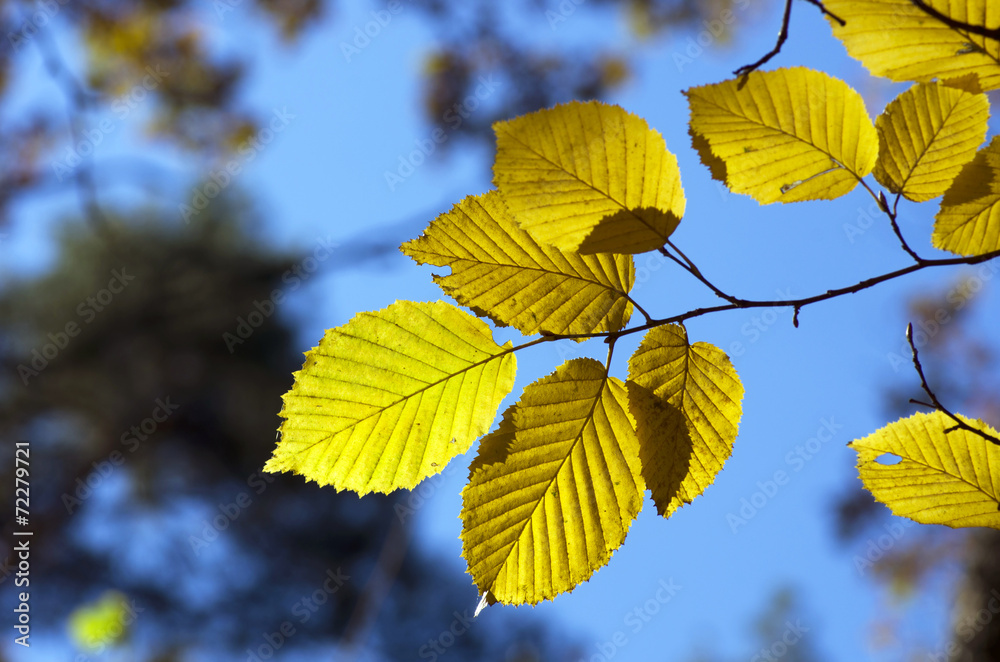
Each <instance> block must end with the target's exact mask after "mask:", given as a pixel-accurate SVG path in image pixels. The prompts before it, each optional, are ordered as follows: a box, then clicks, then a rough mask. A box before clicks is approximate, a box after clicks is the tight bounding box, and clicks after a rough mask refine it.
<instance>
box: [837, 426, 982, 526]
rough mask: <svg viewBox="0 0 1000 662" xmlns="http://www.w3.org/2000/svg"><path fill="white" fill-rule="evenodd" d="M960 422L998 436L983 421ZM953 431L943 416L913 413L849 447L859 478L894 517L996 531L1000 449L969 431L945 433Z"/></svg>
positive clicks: (924, 522)
mask: <svg viewBox="0 0 1000 662" xmlns="http://www.w3.org/2000/svg"><path fill="white" fill-rule="evenodd" d="M962 420H964V421H965V422H966V423H968V424H969V425H972V426H973V427H976V428H978V429H980V430H982V431H984V432H986V433H987V434H990V435H992V436H997V432H996V430H993V429H992V428H990V427H989V426H988V425H986V424H985V423H983V422H981V421H973V420H971V419H967V418H964V417H963V419H962ZM954 426H955V421H953V420H952V419H951V418H950V417H948V416H947V415H946V414H944V413H942V412H937V411H936V412H932V413H930V414H924V413H917V414H914V415H912V416H910V417H909V418H903V419H900V420H898V421H896V422H895V423H890V424H889V425H887V426H885V427H884V428H882V429H881V430H879V431H878V432H876V433H874V434H872V435H869V436H867V437H865V438H864V439H857V440H855V441H852V442H851V443H850V447H851V448H853V449H854V450H855V451H857V453H858V473H859V475H860V478H861V480H862V482H864V485H865V488H866V489H867V490H868V491H869V492H871V493H872V495H874V497H875V498H876V499H877V500H878V501H880V502H882V503H884V504H885V505H886V506H888V507H889V508H890V509H891V510H892V512H893V514H895V515H899V516H901V517H909V518H910V519H912V520H914V521H916V522H920V523H921V524H944V525H946V526H951V527H963V526H990V527H993V528H995V529H1000V509H998V508H1000V446H997V445H996V444H992V443H990V442H989V441H987V440H985V439H983V438H982V437H980V436H978V435H976V434H973V433H972V432H968V431H967V430H953V431H952V432H945V430H947V429H949V428H952V427H954ZM880 460H882V461H880ZM887 460H890V461H895V464H892V463H890V462H889V461H887Z"/></svg>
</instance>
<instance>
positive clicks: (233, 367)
mask: <svg viewBox="0 0 1000 662" xmlns="http://www.w3.org/2000/svg"><path fill="white" fill-rule="evenodd" d="M408 4H409V5H410V6H412V7H414V8H416V9H417V10H418V11H419V12H420V15H421V16H423V17H424V18H425V19H426V23H427V25H428V26H429V27H430V29H431V30H432V32H433V34H434V35H435V36H436V43H437V47H436V48H435V50H433V51H432V52H428V53H427V54H426V58H425V66H424V73H425V78H424V80H423V91H422V106H423V108H424V115H425V117H426V121H427V122H428V123H429V124H431V125H434V124H442V123H444V122H447V121H448V115H447V114H448V113H449V112H453V113H454V112H459V113H460V112H462V108H461V105H462V104H463V103H464V100H465V99H466V98H467V97H468V96H469V95H471V94H473V93H474V90H475V88H476V86H477V85H479V84H480V80H481V78H482V77H490V76H493V77H497V78H499V79H501V80H504V81H511V82H513V83H515V84H510V85H505V86H503V87H502V89H501V92H500V94H498V95H497V97H496V98H495V99H494V102H493V103H491V107H490V109H488V110H489V112H485V113H482V112H481V113H477V114H476V116H475V118H474V120H470V121H466V122H463V123H461V126H460V128H459V132H460V134H461V135H463V136H465V137H467V138H469V139H472V140H481V141H486V140H489V141H490V142H492V133H491V130H490V125H491V123H492V122H493V121H494V120H496V119H499V118H507V117H511V116H513V115H517V114H521V113H524V112H528V111H532V110H536V109H538V108H540V107H544V106H550V105H552V104H554V103H557V102H560V101H565V100H568V99H571V98H595V97H598V98H599V97H604V96H606V95H607V94H608V93H610V92H611V91H613V90H614V89H615V88H616V86H618V85H619V84H621V83H622V82H623V81H624V80H626V79H627V78H628V76H629V71H630V66H631V65H630V59H631V57H632V56H633V55H634V53H604V52H594V51H593V49H590V48H587V47H585V46H584V45H578V46H576V47H567V46H566V45H565V44H563V43H559V42H553V44H552V45H551V46H547V47H545V48H543V49H540V47H539V46H538V44H528V43H523V41H522V40H521V39H519V38H518V36H517V35H518V30H517V24H518V20H519V16H521V15H522V13H523V12H526V11H532V12H542V11H546V16H547V18H548V20H549V23H550V25H551V27H552V28H553V31H557V30H558V28H559V26H560V24H561V22H562V21H564V20H565V19H566V18H567V17H568V16H569V15H570V14H572V13H574V12H580V13H581V14H583V13H593V14H595V15H597V16H602V15H604V14H607V13H609V12H618V11H623V12H625V13H626V14H627V16H628V17H629V21H630V25H631V26H632V28H633V31H634V32H635V34H636V36H637V37H638V38H646V37H649V36H651V35H653V34H656V33H660V32H662V31H665V30H668V29H673V28H679V29H686V28H689V27H691V26H695V25H697V24H698V21H700V20H702V19H703V18H704V17H707V16H710V15H713V14H716V13H717V12H719V11H720V10H721V9H723V8H724V7H727V6H729V4H730V0H713V1H710V2H704V1H697V0H631V1H628V2H613V1H611V0H590V1H589V2H586V3H583V2H576V1H573V2H570V1H566V2H562V3H561V4H558V5H555V9H554V10H545V9H544V5H543V3H541V2H539V1H537V0H524V1H522V2H518V3H504V4H503V5H499V4H497V3H493V2H483V1H479V0H477V1H475V2H455V1H443V0H412V2H410V3H408ZM515 5H517V6H515ZM381 8H382V7H381V5H378V3H374V4H373V10H377V9H381ZM0 9H2V13H0V21H2V27H3V33H4V34H5V35H7V39H6V40H4V42H3V46H2V51H0V100H2V101H4V102H6V103H4V104H2V105H0V108H3V111H2V116H3V120H4V121H3V122H0V155H2V159H0V162H2V163H3V165H2V166H0V232H2V231H3V230H4V226H5V225H6V224H7V223H8V222H9V220H10V212H11V208H12V206H14V205H17V204H19V202H20V201H21V200H22V199H24V198H30V197H31V196H35V197H40V198H45V197H46V196H50V195H51V194H53V193H55V192H59V191H62V190H64V189H68V188H72V189H73V190H75V191H76V193H77V194H78V195H79V199H80V210H81V213H80V215H79V216H78V217H77V216H72V217H67V218H65V219H63V221H61V222H60V223H58V224H57V225H56V227H58V228H59V232H60V233H61V235H60V237H59V238H58V239H57V241H56V243H57V253H58V255H57V264H56V266H55V267H54V268H53V269H52V270H51V271H50V272H48V273H44V274H41V275H38V276H31V277H15V278H12V279H10V280H9V281H8V282H5V283H3V284H2V285H0V364H2V371H0V395H2V397H0V430H2V432H0V434H2V435H3V437H4V438H5V439H30V440H32V446H31V449H32V465H31V466H32V487H33V488H34V489H33V490H32V497H33V499H32V507H31V513H32V527H33V529H34V531H35V537H34V538H33V543H34V546H35V552H34V553H33V556H32V580H33V583H32V589H33V590H32V600H33V608H34V613H35V621H34V623H35V627H36V628H38V629H36V630H35V631H34V634H35V635H36V638H35V642H37V643H35V646H36V647H38V648H36V650H39V649H40V650H42V651H46V650H47V651H49V652H48V654H49V655H51V656H53V657H52V659H56V658H57V657H61V656H62V655H64V654H65V652H66V650H67V648H66V641H67V640H66V638H65V632H66V627H67V623H68V622H69V623H74V624H76V625H74V628H75V629H74V630H73V633H75V634H74V637H75V639H76V643H77V644H79V645H81V646H82V648H81V652H80V656H79V657H78V658H75V659H91V656H94V658H95V659H96V658H97V657H99V653H100V652H101V651H102V650H103V649H104V648H105V647H110V648H112V649H113V650H114V651H116V652H117V653H118V654H120V655H122V656H124V657H123V659H129V660H157V661H162V662H167V661H169V660H175V659H177V660H179V659H191V656H192V655H200V656H204V657H205V659H219V660H222V659H241V660H254V659H262V660H263V659H268V658H270V657H272V656H273V655H280V656H281V658H282V659H284V658H285V657H286V656H287V655H288V654H289V653H291V652H295V651H299V652H303V653H309V654H313V655H315V654H319V655H322V656H325V657H327V658H328V657H329V651H331V650H333V649H334V648H336V649H337V650H339V651H340V652H341V653H342V654H344V655H345V656H350V655H352V654H353V653H354V652H359V651H364V652H365V653H366V654H369V655H374V656H376V657H381V658H385V659H414V658H416V657H420V658H422V659H437V657H439V656H441V655H443V654H444V653H445V651H447V654H448V655H449V659H475V660H498V661H499V660H505V661H510V662H514V661H519V660H525V661H526V660H542V659H544V660H562V659H567V660H568V659H577V658H578V657H580V656H581V655H582V654H583V653H582V652H581V651H580V649H579V648H577V647H576V646H575V645H573V644H571V643H568V642H567V640H566V639H565V638H564V637H562V636H559V635H557V634H552V633H548V632H545V631H544V630H542V629H541V628H540V626H538V625H537V623H534V622H533V621H532V620H531V619H530V614H523V613H522V614H519V615H514V614H510V613H505V612H499V611H498V612H493V613H489V614H487V615H484V616H482V617H480V618H479V619H478V620H476V621H475V622H474V623H470V622H469V615H470V614H471V612H472V610H473V609H472V608H473V604H471V602H470V601H474V600H475V590H474V588H473V587H472V585H471V583H470V582H469V580H468V578H467V577H465V576H464V575H460V574H457V573H454V572H449V571H448V570H447V569H446V568H447V566H444V565H442V564H438V563H435V561H434V559H431V558H428V557H427V556H426V555H425V554H424V553H423V552H421V551H420V550H418V549H415V548H412V547H409V545H408V541H409V537H410V532H409V524H410V521H411V520H410V519H409V514H410V511H408V510H400V509H398V508H395V506H396V505H397V501H396V499H397V498H400V497H373V498H366V499H363V500H359V499H358V498H357V497H355V496H352V495H347V494H337V493H335V492H334V491H332V490H317V489H312V488H310V486H308V485H305V484H304V483H303V482H302V481H301V480H300V479H299V478H297V477H294V476H286V475H279V476H275V475H269V474H261V473H260V467H261V466H262V465H263V463H264V460H265V459H266V458H267V457H268V455H269V454H270V452H271V449H272V448H273V444H274V431H275V429H276V427H277V423H278V418H277V412H278V410H279V408H280V395H281V394H282V393H283V392H285V391H286V390H287V389H288V388H289V386H290V385H291V380H292V376H291V375H292V371H293V370H295V369H297V368H298V367H299V365H300V364H301V354H300V351H299V348H296V347H295V346H294V342H293V329H292V328H291V326H290V322H289V320H288V319H287V318H286V315H285V314H284V312H283V310H282V308H281V305H280V303H281V301H282V300H283V298H284V297H285V296H290V295H292V294H293V293H294V292H295V291H296V290H297V289H299V287H301V286H302V285H303V283H304V281H305V280H307V278H308V275H309V274H311V273H312V272H313V270H314V269H315V264H317V263H318V262H322V261H324V260H325V259H327V258H328V257H329V256H330V255H331V253H332V252H333V251H335V250H337V249H336V247H335V246H333V245H331V244H330V242H329V241H328V240H325V239H322V238H320V239H318V240H317V242H316V245H315V246H314V247H313V249H311V250H310V252H308V253H306V254H303V255H297V254H281V253H276V252H274V251H273V250H272V249H270V248H267V247H265V246H264V245H262V244H261V242H260V241H259V240H257V239H255V236H256V230H257V228H258V227H259V219H258V218H257V217H256V215H255V212H254V205H255V203H256V201H255V200H250V199H242V198H240V197H239V195H240V194H233V193H231V192H230V194H229V195H227V196H221V197H220V198H218V199H216V200H215V201H214V202H213V203H212V205H211V206H210V207H208V208H207V209H204V210H199V216H198V222H197V223H192V224H190V225H186V226H185V225H182V224H181V223H179V219H178V218H177V216H176V214H170V213H168V212H167V211H166V210H165V207H166V206H168V205H164V204H163V201H162V200H158V199H156V197H155V195H153V192H152V188H155V186H153V187H152V188H151V187H150V182H152V183H154V184H155V183H156V182H157V181H158V180H161V179H163V178H164V177H165V176H169V177H172V178H175V179H176V178H181V179H183V178H195V179H196V178H197V177H199V176H202V175H201V173H204V172H209V171H211V170H212V169H213V168H214V167H217V164H219V163H222V162H224V161H225V160H226V159H228V158H230V157H231V155H232V154H234V153H236V152H238V151H239V150H240V149H245V148H246V146H247V145H248V144H252V141H253V140H254V138H255V136H257V135H258V132H259V131H260V130H261V128H262V127H263V126H265V123H266V122H267V120H268V118H267V117H266V116H263V115H262V114H261V113H260V111H259V110H258V109H256V108H254V107H252V106H251V105H250V104H248V103H246V102H245V101H244V100H243V98H242V96H241V90H242V89H243V88H245V86H246V84H247V82H248V81H249V80H252V77H253V72H254V64H255V63H254V61H253V59H252V57H250V56H249V55H248V54H247V53H245V52H238V51H235V50H231V49H227V47H226V45H225V41H226V40H225V39H223V38H222V36H223V35H224V34H225V33H226V31H235V30H238V24H239V23H240V21H247V20H253V21H256V22H257V23H260V24H261V25H266V26H271V27H272V28H273V31H274V32H276V33H277V34H279V35H280V36H281V37H282V39H283V40H284V41H285V42H286V44H287V45H288V46H289V47H291V48H293V47H294V46H295V44H296V43H297V41H298V40H299V39H300V38H301V37H302V35H303V34H305V33H307V32H308V31H309V30H310V27H311V26H312V25H314V24H316V22H317V21H319V20H320V19H321V18H323V17H324V16H326V15H333V14H335V13H336V12H337V9H338V6H337V3H335V2H324V1H322V0H245V1H244V0H217V1H215V2H212V3H196V2H189V1H188V2H186V1H183V0H138V1H133V2H119V1H107V0H80V1H74V2H66V1H65V0H47V1H43V2H26V1H18V0H11V1H8V2H5V3H2V7H0ZM237 9H239V11H240V13H241V17H240V18H239V19H237V17H235V16H234V14H235V10H237ZM209 21H211V22H212V23H211V27H207V25H208V22H209ZM231 37H232V35H230V38H231ZM229 43H231V42H229ZM250 52H251V53H253V50H252V49H251V51H250ZM37 76H43V77H46V78H47V79H48V81H49V84H50V88H51V93H50V94H47V95H45V96H44V97H43V98H33V99H20V98H19V93H20V91H21V90H22V89H23V88H24V82H25V77H37ZM32 82H33V84H37V83H38V80H37V78H33V80H32ZM415 101H417V100H415ZM15 102H16V103H15ZM109 113H110V117H111V118H112V120H110V121H112V122H114V123H113V124H110V125H107V126H106V125H105V122H108V121H109V120H108V117H109ZM125 119H129V121H130V122H132V121H135V120H138V121H139V124H140V126H142V127H143V134H144V139H146V140H148V141H149V144H150V146H152V147H153V148H154V151H153V152H149V154H156V155H160V154H166V155H181V159H182V161H183V162H184V163H186V164H188V165H189V166H190V165H191V164H193V165H194V167H193V168H192V169H191V170H190V171H188V172H179V173H178V172H169V171H165V170H163V169H162V167H161V166H160V165H158V164H156V163H155V159H149V163H147V162H145V160H146V159H145V157H146V156H147V150H145V149H141V148H140V149H137V150H135V151H137V152H139V153H140V154H141V157H133V156H130V157H129V158H128V159H127V160H121V159H119V160H117V161H110V160H109V161H104V160H100V159H95V158H94V154H95V152H97V151H99V150H98V149H97V148H98V146H99V145H100V144H101V142H102V141H103V140H105V138H107V136H108V135H109V134H110V133H112V132H113V131H114V130H116V129H117V124H116V123H117V122H118V121H122V120H125ZM133 147H134V146H133ZM112 183H113V184H114V185H115V186H120V185H121V184H122V183H125V185H126V186H132V187H134V188H135V190H138V191H139V197H138V199H136V198H129V203H128V204H126V203H124V202H122V201H121V199H120V195H119V193H120V190H118V189H116V190H112ZM81 219H82V220H83V221H84V222H85V223H80V220H81ZM395 248H396V246H395V245H394V244H393V245H388V244H385V243H384V242H381V243H380V242H379V241H378V240H376V239H366V240H362V241H359V242H357V243H356V245H352V246H351V247H350V250H349V251H345V252H344V253H345V254H344V255H343V256H342V257H338V259H337V260H335V261H336V262H337V268H342V267H344V266H347V265H349V264H352V263H357V262H358V261H363V260H365V259H373V258H377V257H378V256H380V255H383V254H384V253H385V252H386V251H388V250H395ZM331 262H333V260H331ZM95 293H96V294H95ZM333 296H335V294H334V295H333ZM10 471H11V468H10V467H6V466H5V467H3V468H2V469H0V477H2V480H3V482H4V484H11V483H12V476H11V475H10ZM429 488H430V489H431V490H432V491H433V489H434V481H430V485H429ZM12 496H13V495H12V494H9V493H5V494H4V495H3V497H2V498H0V501H2V503H3V507H4V512H5V513H9V512H11V511H12V506H13V504H12V503H11V499H12ZM405 496H406V495H403V498H405ZM5 517H6V516H5ZM11 525H12V523H11V522H7V523H6V525H5V527H4V529H5V531H4V532H5V534H7V535H5V536H4V540H5V542H4V548H3V549H0V558H2V559H4V560H5V561H4V565H3V568H2V570H0V592H3V593H4V594H8V595H9V594H10V593H11V592H12V591H13V590H14V586H13V581H11V580H12V577H13V574H12V570H11V565H10V559H11V555H10V551H11V550H10V545H9V543H8V542H7V541H9V540H10V539H11V537H10V535H9V534H10V530H11ZM109 589H112V590H114V591H116V592H117V593H107V591H108V590H109ZM102 596H103V597H102ZM108 596H111V597H110V598H109V597H108ZM115 596H118V597H115ZM122 599H123V600H124V603H122V604H125V605H127V607H126V608H125V610H124V611H116V610H115V608H114V605H115V604H116V602H117V601H120V600H122ZM109 600H110V602H109ZM81 605H82V606H83V607H82V608H79V607H80V606H81ZM87 605H97V606H94V607H87ZM108 605H111V606H110V607H109V606H108ZM456 606H460V607H461V608H456ZM109 609H110V611H108V610H109ZM102 610H103V611H102ZM526 617H529V618H526ZM102 619H103V621H109V620H110V621H111V622H110V623H104V624H103V625H101V622H102ZM84 622H86V623H90V624H91V625H89V626H80V625H79V624H80V623H84ZM529 622H531V623H534V624H528V623H529ZM94 623H97V625H96V626H95V625H93V624H94ZM126 625H127V627H125V626H126ZM105 626H110V631H109V632H108V633H105V634H104V635H102V634H101V633H100V628H101V627H105ZM87 627H97V630H98V632H97V633H96V634H94V633H92V635H93V636H96V637H97V640H96V641H91V642H89V644H90V645H88V642H87V641H83V642H81V641H79V636H80V634H79V632H78V631H77V630H79V629H80V628H83V630H86V628H87ZM442 628H443V629H442ZM102 637H103V638H102ZM45 642H47V643H45ZM278 651H280V653H279V652H278ZM323 651H326V652H323ZM43 654H45V653H44V652H43ZM0 655H2V652H0ZM255 656H256V657H255Z"/></svg>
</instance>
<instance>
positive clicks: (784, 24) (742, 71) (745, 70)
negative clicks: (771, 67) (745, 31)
mask: <svg viewBox="0 0 1000 662" xmlns="http://www.w3.org/2000/svg"><path fill="white" fill-rule="evenodd" d="M791 19H792V0H785V13H784V15H783V16H782V17H781V30H779V31H778V41H777V43H775V44H774V48H772V49H771V50H770V51H768V52H767V53H766V54H765V55H764V57H762V58H760V59H759V60H757V61H756V62H754V63H753V64H745V65H743V66H742V67H740V68H739V69H737V70H736V71H734V72H733V75H734V76H737V77H740V78H742V80H741V81H740V85H742V84H743V83H745V82H746V75H747V74H749V73H750V72H751V71H755V70H757V69H759V68H760V67H762V66H764V64H766V63H767V61H768V60H770V59H771V58H772V57H774V56H775V55H777V54H778V53H780V52H781V47H782V46H784V45H785V41H786V40H787V39H788V22H789V21H791Z"/></svg>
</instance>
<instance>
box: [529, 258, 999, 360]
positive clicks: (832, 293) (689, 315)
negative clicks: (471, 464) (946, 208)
mask: <svg viewBox="0 0 1000 662" xmlns="http://www.w3.org/2000/svg"><path fill="white" fill-rule="evenodd" d="M998 257H1000V250H998V251H993V252H991V253H984V254H983V255H973V256H970V257H954V258H944V259H940V260H923V261H922V262H920V263H919V264H911V265H910V266H908V267H904V268H902V269H896V270H895V271H889V272H887V273H884V274H881V275H878V276H873V277H872V278H867V279H865V280H862V281H860V282H858V283H855V284H854V285H850V286H848V287H840V288H837V289H833V290H827V291H826V292H823V293H822V294H814V295H813V296H810V297H804V298H801V299H778V300H768V301H755V300H750V299H738V300H737V301H736V302H735V303H726V304H720V305H718V306H709V307H706V308H696V309H694V310H689V311H687V312H685V313H681V314H679V315H674V316H672V317H667V318H664V319H658V320H653V321H652V322H651V323H648V324H643V325H641V326H634V327H632V328H629V329H622V330H621V331H614V332H602V333H573V334H551V335H548V336H546V337H545V339H546V340H562V339H578V338H611V337H615V338H617V337H620V336H627V335H629V334H632V333H641V332H643V331H648V330H649V329H652V328H655V327H658V326H663V325H665V324H676V323H678V322H684V321H687V320H689V319H694V318H696V317H701V316H703V315H708V314H710V313H719V312H723V311H726V310H740V309H743V308H792V309H801V308H804V307H806V306H809V305H812V304H814V303H819V302H820V301H828V300H830V299H836V298H837V297H841V296H844V295H845V294H857V293H858V292H862V291H864V290H867V289H869V288H872V287H875V286H876V285H879V284H880V283H884V282H886V281H890V280H894V279H896V278H900V277H902V276H906V275H909V274H912V273H916V272H917V271H923V270H924V269H930V268H933V267H947V266H956V265H961V264H982V263H983V262H989V261H990V260H993V259H996V258H998ZM531 344H535V343H528V345H531ZM524 346H527V345H524ZM524 346H522V347H524ZM517 349H521V347H516V348H514V350H517ZM514 350H512V351H514Z"/></svg>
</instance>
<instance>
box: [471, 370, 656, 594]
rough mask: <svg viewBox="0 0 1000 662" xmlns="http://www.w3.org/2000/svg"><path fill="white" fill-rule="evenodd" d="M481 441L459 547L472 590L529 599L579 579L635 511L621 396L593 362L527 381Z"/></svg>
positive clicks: (608, 550) (602, 557)
mask: <svg viewBox="0 0 1000 662" xmlns="http://www.w3.org/2000/svg"><path fill="white" fill-rule="evenodd" d="M504 420H505V423H502V424H501V427H500V429H498V430H497V431H496V432H494V433H493V434H491V435H489V436H487V437H486V438H485V439H484V440H483V445H482V447H481V448H480V455H481V456H482V457H483V458H484V459H483V460H477V468H476V469H475V470H474V472H473V474H472V477H471V479H470V481H469V484H468V485H467V486H466V487H465V489H464V490H463V492H462V498H463V508H462V544H463V550H464V551H463V554H464V556H465V559H466V561H467V562H468V564H469V573H470V574H471V575H472V578H473V580H474V581H475V583H476V586H477V587H479V592H480V593H481V594H485V593H487V592H488V595H489V596H491V597H492V599H495V600H496V601H498V602H501V603H504V604H525V603H527V604H535V603H537V602H539V601H540V600H548V599H551V598H553V597H555V596H556V595H558V594H559V593H564V592H566V591H571V590H572V589H573V588H574V587H575V586H577V585H578V584H580V583H581V582H584V581H586V580H587V579H589V578H590V577H591V575H593V573H594V572H595V571H596V570H597V569H598V568H600V567H602V566H604V565H605V564H606V563H607V562H608V560H609V559H610V558H611V554H612V553H613V552H614V551H615V550H616V549H618V547H620V546H621V544H622V542H624V540H625V534H626V533H627V532H628V529H629V526H630V525H631V523H632V520H634V519H635V517H636V515H638V514H639V510H640V509H641V508H642V494H643V490H644V486H643V481H642V477H641V475H640V473H639V459H638V451H639V449H638V442H637V441H636V436H635V430H634V427H633V422H632V419H631V418H630V416H629V413H628V394H627V392H626V390H625V386H624V385H623V384H622V383H621V382H620V381H619V380H617V379H614V378H609V377H608V374H607V370H606V368H605V367H604V366H603V365H601V364H600V363H599V362H597V361H594V360H593V359H574V360H572V361H569V362H567V363H564V364H563V365H561V366H560V367H559V368H558V369H557V370H556V371H555V372H554V373H553V374H551V375H549V376H547V377H544V378H542V379H540V380H538V381H536V382H535V383H533V384H531V385H529V386H528V387H527V388H525V390H524V393H523V394H522V396H521V399H520V400H519V401H518V403H517V404H516V405H515V406H514V408H513V409H512V410H511V411H510V412H509V415H508V416H505V419H504Z"/></svg>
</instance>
